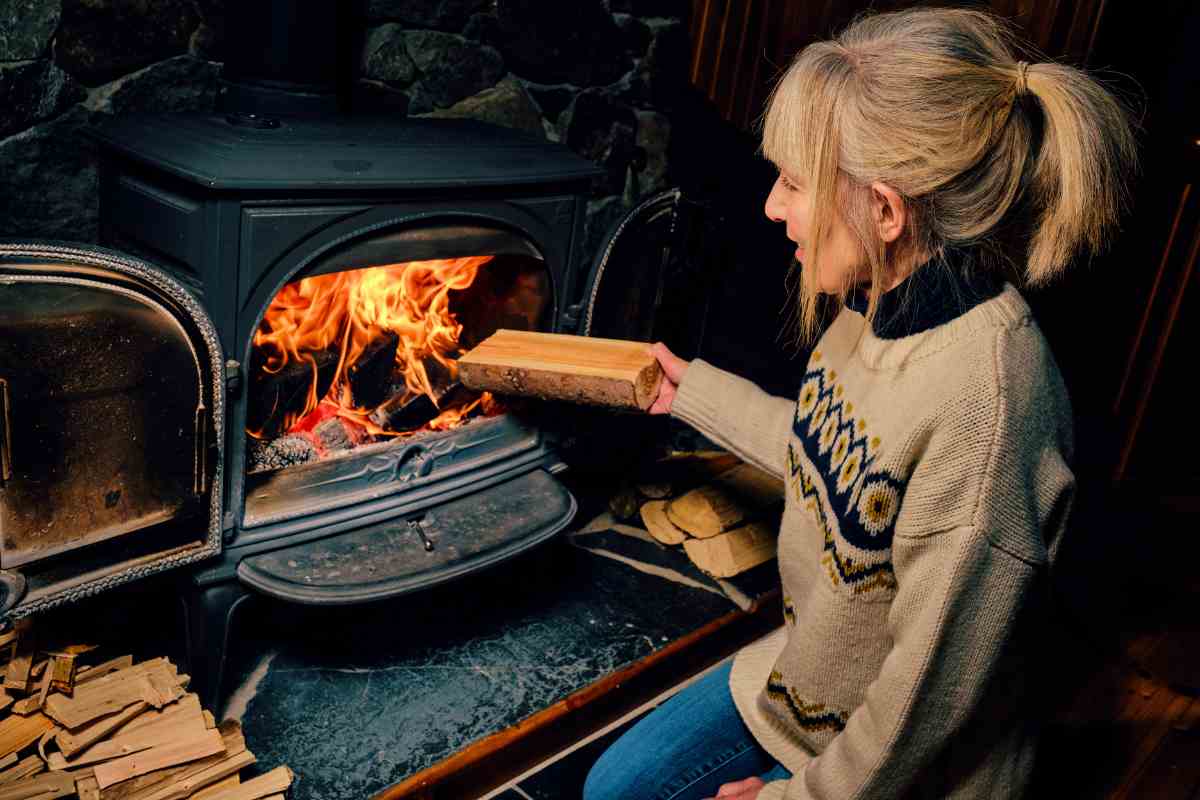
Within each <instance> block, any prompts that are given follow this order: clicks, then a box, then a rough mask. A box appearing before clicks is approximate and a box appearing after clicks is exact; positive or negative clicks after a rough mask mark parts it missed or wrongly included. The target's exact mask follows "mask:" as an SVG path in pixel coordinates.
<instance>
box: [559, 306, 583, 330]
mask: <svg viewBox="0 0 1200 800" xmlns="http://www.w3.org/2000/svg"><path fill="white" fill-rule="evenodd" d="M581 314H583V303H572V304H571V305H569V306H567V308H566V310H565V311H563V313H562V330H563V333H579V322H580V319H581V317H580V315H581Z"/></svg>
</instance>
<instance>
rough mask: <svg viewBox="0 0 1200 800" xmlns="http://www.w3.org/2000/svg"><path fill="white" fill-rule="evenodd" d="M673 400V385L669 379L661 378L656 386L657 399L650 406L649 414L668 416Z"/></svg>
mask: <svg viewBox="0 0 1200 800" xmlns="http://www.w3.org/2000/svg"><path fill="white" fill-rule="evenodd" d="M674 400H675V384H673V383H671V380H670V379H669V378H663V380H662V383H660V384H659V385H658V397H657V398H655V400H654V403H653V404H652V405H651V406H650V413H651V414H670V413H671V403H672V402H674Z"/></svg>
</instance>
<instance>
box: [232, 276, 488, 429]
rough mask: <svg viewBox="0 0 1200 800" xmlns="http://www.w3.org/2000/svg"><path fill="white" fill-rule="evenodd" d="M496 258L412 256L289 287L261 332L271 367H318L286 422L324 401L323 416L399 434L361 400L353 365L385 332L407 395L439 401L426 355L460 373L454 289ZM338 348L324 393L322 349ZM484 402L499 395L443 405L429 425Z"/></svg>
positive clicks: (258, 343) (446, 422)
mask: <svg viewBox="0 0 1200 800" xmlns="http://www.w3.org/2000/svg"><path fill="white" fill-rule="evenodd" d="M491 258H492V257H491V256H473V257H469V258H455V259H437V260H431V261H408V262H403V263H398V264H389V265H385V266H378V267H369V268H367V269H358V270H349V271H345V272H336V273H333V274H331V275H319V276H316V277H312V278H304V279H302V280H299V281H296V282H295V283H289V284H288V285H286V286H284V287H283V288H282V289H281V290H280V291H279V293H278V294H277V295H276V296H275V299H274V300H273V301H272V302H271V306H270V308H268V309H267V313H266V315H265V316H264V317H263V322H262V325H261V326H260V327H259V330H258V331H257V332H256V333H255V334H254V346H255V347H256V348H258V350H259V351H260V353H261V355H262V356H263V357H264V365H263V369H264V370H265V371H266V372H269V373H275V372H278V371H279V370H281V369H283V367H284V366H285V365H287V364H288V363H289V362H292V361H297V362H301V363H306V364H308V365H310V367H311V370H312V382H311V383H310V385H309V389H308V396H307V397H306V399H305V403H304V407H303V408H297V409H289V410H288V412H287V414H286V416H285V418H284V426H283V427H284V429H285V430H287V429H291V428H293V426H295V425H297V424H298V423H299V422H300V421H301V420H303V419H304V418H305V417H306V416H308V415H309V414H310V413H312V412H314V411H317V409H318V406H319V405H320V406H322V407H323V410H322V411H321V412H320V413H321V415H322V416H323V417H327V416H331V415H333V414H336V415H337V416H341V417H344V418H346V419H349V420H352V421H353V422H355V423H357V424H358V425H361V426H362V427H364V428H366V429H367V431H368V432H369V433H372V434H375V435H393V436H394V435H398V433H397V432H393V431H385V430H383V429H381V428H379V426H377V425H375V424H374V423H373V422H371V421H370V419H369V415H370V413H371V411H372V410H373V409H370V408H359V407H356V406H355V404H354V399H353V397H352V393H351V390H350V382H349V380H348V379H347V376H348V371H349V369H350V367H351V366H352V365H353V364H354V363H355V362H356V361H357V360H358V359H359V357H360V356H362V354H363V352H364V351H365V350H366V349H367V348H368V347H369V346H370V345H371V343H372V342H373V341H374V340H376V339H378V338H379V337H380V336H381V335H383V332H385V331H391V332H393V333H395V334H397V335H398V336H399V339H400V343H399V346H398V347H397V350H396V362H395V368H394V371H393V375H394V376H398V377H399V376H402V377H403V381H404V385H405V388H406V394H407V395H409V396H417V395H421V394H424V395H427V396H428V397H429V399H430V400H432V401H434V405H435V407H436V406H437V405H438V403H437V399H438V398H437V396H436V393H435V388H436V387H434V386H433V384H432V381H431V380H430V376H429V375H428V373H427V371H426V368H425V363H424V362H425V360H426V359H429V358H432V359H434V360H436V361H438V362H439V363H440V364H441V365H442V366H443V367H445V369H446V372H447V374H448V375H449V376H450V379H451V380H454V379H456V378H457V376H458V368H457V365H456V364H455V359H456V358H457V356H458V354H459V337H460V336H461V335H462V325H461V324H460V323H459V322H458V320H457V319H456V318H455V316H454V314H453V313H451V311H450V292H451V291H454V290H463V289H466V288H468V287H469V286H470V285H471V284H472V283H474V281H475V277H476V275H477V274H478V273H479V270H480V268H481V267H482V266H483V265H484V264H486V263H487V262H488V261H490V260H491ZM334 348H336V349H337V350H338V352H339V357H338V363H337V370H336V372H335V373H334V378H333V383H332V384H331V386H330V388H329V391H328V392H326V393H325V396H324V397H318V396H317V384H318V365H317V360H316V357H315V354H317V353H320V352H323V351H327V350H331V349H334ZM329 405H333V406H335V407H336V410H333V409H330V408H329ZM476 407H481V410H483V411H484V412H485V413H487V412H488V411H491V412H492V413H495V410H496V409H495V401H494V400H493V399H492V398H491V397H490V396H488V395H484V396H482V397H479V398H477V399H475V400H474V401H473V402H471V403H469V404H468V405H466V406H462V407H458V408H448V409H442V410H441V413H439V414H438V416H437V417H436V418H434V419H433V420H431V421H430V422H428V423H426V425H425V427H426V428H429V429H433V430H445V429H447V428H451V427H454V425H456V424H458V423H459V422H460V421H461V420H462V419H463V418H464V417H466V416H467V415H468V414H469V413H470V412H471V411H472V410H474V409H475V408H476ZM318 421H319V420H318ZM314 424H315V423H314ZM249 433H250V435H251V436H256V435H258V434H256V432H254V431H250V432H249Z"/></svg>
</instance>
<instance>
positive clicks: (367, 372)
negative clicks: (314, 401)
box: [347, 331, 400, 408]
mask: <svg viewBox="0 0 1200 800" xmlns="http://www.w3.org/2000/svg"><path fill="white" fill-rule="evenodd" d="M399 346H400V336H399V334H397V333H393V332H392V331H384V332H383V335H382V336H381V337H379V338H378V339H376V340H375V341H373V342H371V344H370V345H369V346H368V347H367V349H366V350H364V351H363V353H362V355H360V356H359V357H358V360H357V361H355V362H354V363H353V364H352V365H351V366H350V369H349V370H347V379H348V380H349V383H350V396H351V397H352V398H353V402H354V405H355V406H357V407H359V408H374V407H375V406H377V405H379V404H380V403H382V402H383V401H384V400H386V399H387V396H388V388H389V384H390V383H391V377H392V370H393V369H395V367H396V350H397V349H398V348H399Z"/></svg>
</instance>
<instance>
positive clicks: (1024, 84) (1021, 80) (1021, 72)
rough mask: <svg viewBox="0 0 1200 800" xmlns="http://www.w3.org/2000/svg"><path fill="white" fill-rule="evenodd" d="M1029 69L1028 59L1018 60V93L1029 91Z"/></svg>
mask: <svg viewBox="0 0 1200 800" xmlns="http://www.w3.org/2000/svg"><path fill="white" fill-rule="evenodd" d="M1028 71H1029V62H1028V61H1018V62H1017V94H1018V95H1022V94H1025V93H1026V92H1028V91H1029V78H1028V77H1027V76H1026V73H1027V72H1028Z"/></svg>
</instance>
